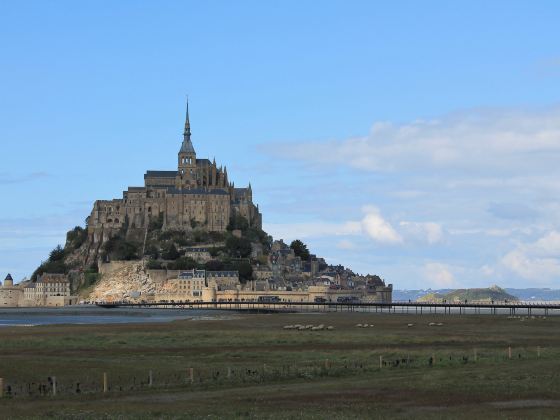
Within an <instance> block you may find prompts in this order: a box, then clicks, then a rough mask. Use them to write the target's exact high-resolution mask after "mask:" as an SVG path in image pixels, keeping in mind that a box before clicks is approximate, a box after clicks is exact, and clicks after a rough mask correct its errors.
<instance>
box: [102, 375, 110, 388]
mask: <svg viewBox="0 0 560 420" xmlns="http://www.w3.org/2000/svg"><path fill="white" fill-rule="evenodd" d="M108 390H109V387H108V386H107V372H103V392H107V391H108Z"/></svg>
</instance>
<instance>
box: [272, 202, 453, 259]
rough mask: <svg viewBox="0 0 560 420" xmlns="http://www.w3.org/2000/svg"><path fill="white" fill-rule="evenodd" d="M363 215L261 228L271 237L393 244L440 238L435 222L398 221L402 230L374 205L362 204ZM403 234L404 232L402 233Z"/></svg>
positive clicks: (346, 245) (339, 245)
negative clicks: (357, 239) (361, 238)
mask: <svg viewBox="0 0 560 420" xmlns="http://www.w3.org/2000/svg"><path fill="white" fill-rule="evenodd" d="M362 212H363V213H364V216H363V218H362V219H361V220H359V221H357V220H350V221H346V222H342V223H330V222H309V223H268V224H266V225H265V229H266V231H267V232H269V233H270V234H271V235H272V236H274V237H275V238H290V239H292V238H300V239H303V238H318V237H327V236H360V235H361V236H366V237H367V238H369V239H372V240H373V241H375V242H378V243H380V244H385V245H397V244H402V243H404V242H405V238H410V239H420V240H422V241H424V242H427V243H429V244H436V243H438V242H441V241H442V240H443V229H442V227H441V225H439V224H438V223H435V222H410V221H403V222H400V223H398V226H399V228H400V230H402V232H399V231H397V230H396V229H395V228H394V227H393V225H392V224H391V223H390V222H389V221H387V220H386V219H385V218H383V216H382V215H381V212H380V210H379V209H378V208H377V207H375V206H371V205H368V206H364V207H362ZM403 235H404V236H403ZM354 246H355V244H353V243H352V242H350V241H349V240H347V239H344V240H341V241H339V242H338V243H337V248H339V249H351V248H352V247H354Z"/></svg>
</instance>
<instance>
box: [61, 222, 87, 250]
mask: <svg viewBox="0 0 560 420" xmlns="http://www.w3.org/2000/svg"><path fill="white" fill-rule="evenodd" d="M87 236H88V234H87V230H85V229H84V228H82V227H80V226H76V227H75V228H74V229H72V230H71V231H69V232H68V233H67V234H66V247H65V248H69V249H71V250H74V249H78V248H79V247H80V246H82V244H83V243H84V242H85V241H86V239H87Z"/></svg>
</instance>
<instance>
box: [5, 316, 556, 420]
mask: <svg viewBox="0 0 560 420" xmlns="http://www.w3.org/2000/svg"><path fill="white" fill-rule="evenodd" d="M359 324H360V325H361V326H358V325H359ZM365 324H367V327H366V326H364V325H365ZM295 325H302V326H308V327H309V326H311V325H313V326H315V327H317V326H319V325H322V326H323V329H315V330H313V329H311V328H310V327H309V328H305V329H301V330H300V329H296V328H290V329H285V328H284V327H286V326H295ZM328 326H332V327H333V329H331V330H327V329H326V327H328ZM559 332H560V317H547V318H543V317H535V318H530V317H529V318H508V317H507V316H475V315H469V316H459V315H450V316H449V315H448V316H443V315H438V316H433V315H424V316H413V315H399V314H391V315H388V314H371V313H324V314H267V315H257V314H235V316H233V317H232V318H231V319H213V320H204V319H203V320H200V319H198V320H178V321H172V322H167V323H157V324H154V323H134V324H112V325H49V326H35V327H3V328H1V329H0V377H1V378H3V381H4V397H3V398H2V399H1V400H0V413H1V415H0V417H2V418H34V417H35V418H45V417H52V418H119V419H121V418H199V417H205V418H282V419H283V418H318V419H319V418H321V419H322V418H376V417H378V418H405V417H406V418H410V417H414V418H472V417H473V416H477V415H478V416H482V415H483V416H486V417H487V418H527V417H538V418H557V417H558V415H559V413H560V334H559ZM54 394H56V395H54Z"/></svg>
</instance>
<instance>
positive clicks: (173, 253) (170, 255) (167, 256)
mask: <svg viewBox="0 0 560 420" xmlns="http://www.w3.org/2000/svg"><path fill="white" fill-rule="evenodd" d="M180 256H181V254H180V253H179V251H178V250H177V247H176V246H175V244H171V245H170V246H169V248H167V249H166V250H165V251H164V252H162V253H161V257H162V258H163V259H164V260H176V259H177V258H179V257H180Z"/></svg>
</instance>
